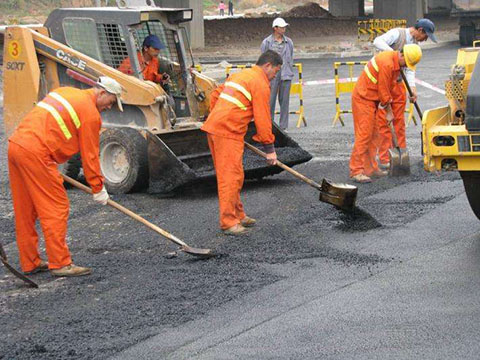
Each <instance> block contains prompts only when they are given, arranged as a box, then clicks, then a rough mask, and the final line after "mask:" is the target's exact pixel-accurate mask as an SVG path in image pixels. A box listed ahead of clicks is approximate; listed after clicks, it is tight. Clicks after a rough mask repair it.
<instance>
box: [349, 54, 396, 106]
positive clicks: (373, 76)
mask: <svg viewBox="0 0 480 360" xmlns="http://www.w3.org/2000/svg"><path fill="white" fill-rule="evenodd" d="M398 55H399V53H398V51H383V52H381V53H379V54H378V55H376V56H375V57H373V58H372V59H370V61H369V62H368V63H367V64H366V65H365V68H364V70H363V72H362V74H361V75H360V77H359V78H358V81H357V83H356V85H355V89H354V95H358V96H360V97H362V98H364V99H366V100H371V101H378V102H380V103H382V104H387V103H390V102H391V101H392V99H393V97H392V89H393V88H394V87H395V86H396V83H397V79H398V77H399V76H400V64H399V63H398Z"/></svg>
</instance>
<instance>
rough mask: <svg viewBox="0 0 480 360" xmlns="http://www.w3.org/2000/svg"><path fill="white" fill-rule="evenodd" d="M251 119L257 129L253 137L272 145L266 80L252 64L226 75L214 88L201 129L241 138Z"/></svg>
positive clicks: (259, 69)
mask: <svg viewBox="0 0 480 360" xmlns="http://www.w3.org/2000/svg"><path fill="white" fill-rule="evenodd" d="M252 118H253V120H254V121H255V127H256V129H257V133H256V135H255V136H254V137H253V140H255V141H257V142H259V143H263V144H273V143H274V142H275V136H274V135H273V134H272V120H271V117H270V82H269V81H268V78H267V76H266V75H265V73H264V71H263V70H262V68H260V67H259V66H256V65H255V66H253V67H252V68H250V69H244V70H242V71H240V72H238V73H235V74H232V75H230V76H229V78H228V79H227V81H226V82H225V83H224V84H223V85H221V86H219V87H218V88H217V89H215V91H214V92H213V93H212V96H211V100H210V115H209V116H208V119H207V121H205V124H204V125H203V126H202V130H203V131H205V132H207V133H209V134H213V135H218V136H222V137H227V138H231V139H235V140H240V141H243V139H244V137H245V134H246V133H247V128H248V124H249V123H250V122H251V121H252Z"/></svg>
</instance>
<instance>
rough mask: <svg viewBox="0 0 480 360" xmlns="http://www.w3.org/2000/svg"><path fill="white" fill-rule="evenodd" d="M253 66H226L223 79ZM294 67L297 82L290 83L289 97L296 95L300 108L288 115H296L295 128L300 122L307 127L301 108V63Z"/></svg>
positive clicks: (303, 111)
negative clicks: (236, 71)
mask: <svg viewBox="0 0 480 360" xmlns="http://www.w3.org/2000/svg"><path fill="white" fill-rule="evenodd" d="M252 66H253V65H252V64H246V65H227V67H226V68H225V78H228V76H229V75H230V71H231V70H232V69H245V68H251V67H252ZM293 66H294V67H296V68H297V70H298V82H296V83H292V86H291V87H290V95H298V98H299V100H300V106H299V108H298V110H296V111H290V112H289V114H292V115H298V120H297V125H296V126H297V128H299V127H300V126H301V125H302V122H303V124H304V125H305V126H307V118H306V117H305V108H304V106H303V77H302V73H303V68H302V64H301V63H296V64H293ZM275 114H280V112H279V111H276V112H275Z"/></svg>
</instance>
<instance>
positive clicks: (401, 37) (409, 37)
mask: <svg viewBox="0 0 480 360" xmlns="http://www.w3.org/2000/svg"><path fill="white" fill-rule="evenodd" d="M434 32H435V25H434V24H433V22H432V21H430V20H429V19H420V20H417V22H416V23H415V26H412V27H409V28H408V29H405V28H395V29H392V30H389V31H388V32H387V33H385V34H383V35H381V36H378V37H376V38H375V40H374V42H373V45H374V46H375V49H377V50H378V51H389V50H395V51H402V50H403V47H404V46H405V45H408V44H417V43H420V42H422V41H426V40H427V39H431V40H432V41H433V42H437V39H436V37H435V35H434ZM405 77H406V78H407V81H408V84H409V85H410V88H411V89H412V93H413V96H412V97H411V98H410V101H411V102H414V101H416V100H417V88H416V86H415V71H413V70H410V69H408V68H407V69H405ZM401 80H402V79H399V81H397V82H396V84H395V87H394V88H393V90H392V99H393V100H392V104H391V106H392V111H393V116H394V118H393V127H394V129H395V134H396V135H397V140H398V145H399V147H400V148H406V147H407V139H406V135H405V116H404V113H405V106H406V105H407V96H406V92H405V91H406V89H405V85H404V84H403V81H401ZM377 116H378V136H377V138H376V142H377V147H378V159H379V161H380V163H379V167H380V169H382V170H387V169H388V168H389V167H390V162H389V156H388V150H389V149H390V148H392V147H393V141H392V132H391V130H390V127H389V126H388V125H387V120H386V117H385V116H386V112H385V110H379V111H378V112H377ZM420 120H421V119H420Z"/></svg>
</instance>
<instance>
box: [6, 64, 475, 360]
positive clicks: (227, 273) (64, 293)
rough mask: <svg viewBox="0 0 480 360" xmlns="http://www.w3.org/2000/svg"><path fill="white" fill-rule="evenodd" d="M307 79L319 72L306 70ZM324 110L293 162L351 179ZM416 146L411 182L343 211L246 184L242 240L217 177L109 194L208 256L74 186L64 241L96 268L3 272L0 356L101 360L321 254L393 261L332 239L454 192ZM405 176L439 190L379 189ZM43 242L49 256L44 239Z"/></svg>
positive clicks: (367, 187) (389, 222) (340, 138)
mask: <svg viewBox="0 0 480 360" xmlns="http://www.w3.org/2000/svg"><path fill="white" fill-rule="evenodd" d="M311 66H312V68H314V69H317V68H318V67H319V65H318V64H317V63H312V64H311ZM321 68H322V69H323V68H324V69H325V74H323V75H318V74H317V73H314V72H312V74H315V76H318V77H320V78H321V76H323V78H325V77H326V76H327V75H326V74H327V71H328V72H330V69H331V66H329V67H327V66H323V65H322V66H321ZM312 79H316V78H314V77H313V75H312ZM327 90H328V91H330V89H327ZM327 90H325V91H327ZM311 91H312V94H313V91H314V90H313V89H312V90H311ZM315 91H317V88H315ZM313 95H314V94H313ZM313 95H311V96H313ZM320 95H321V94H319V95H318V96H320ZM309 96H310V94H309ZM314 101H315V103H316V102H318V106H319V107H322V106H327V105H328V106H329V104H327V105H326V104H325V103H324V102H322V101H323V100H322V99H320V98H319V99H317V98H313V97H312V100H311V102H312V104H308V105H309V106H311V107H312V108H313V102H314ZM442 101H443V100H442ZM425 106H426V105H425ZM430 106H431V105H430ZM332 108H333V106H332ZM322 109H323V108H322ZM329 109H330V107H329ZM317 110H318V109H317ZM322 111H323V110H322ZM322 111H320V110H318V111H317V112H316V114H317V115H318V114H323V113H322ZM330 115H332V117H333V114H331V113H329V114H327V115H322V116H325V120H322V121H323V122H324V123H325V124H326V125H325V124H324V125H322V127H318V126H317V127H316V126H315V124H312V121H313V120H311V119H314V118H315V119H320V118H319V116H316V117H315V116H314V111H313V110H312V111H311V112H310V113H309V114H307V116H309V120H310V123H309V127H307V128H303V129H300V130H294V131H292V132H291V133H290V132H289V133H290V134H291V135H292V137H294V139H295V141H297V142H298V143H299V144H300V145H301V146H302V147H303V148H304V149H306V150H308V151H309V152H310V153H311V154H312V155H313V156H314V158H313V159H312V160H311V161H310V162H308V163H305V164H301V165H297V166H295V169H296V170H298V171H300V172H302V173H304V174H305V175H306V176H308V177H310V178H312V179H313V180H316V181H317V182H321V180H322V178H324V177H325V178H328V179H330V180H332V181H334V182H349V178H348V153H349V151H350V149H351V146H352V143H353V135H352V132H353V129H352V126H351V120H349V123H348V124H347V126H346V127H345V128H340V127H338V128H336V129H332V128H331V127H330V121H331V118H332V117H330ZM2 125H3V124H2ZM329 129H331V130H329ZM414 132H415V135H416V136H417V137H418V132H417V131H416V130H415V131H414ZM411 133H413V130H412V132H411ZM412 137H413V135H412ZM415 141H416V142H415ZM415 141H411V142H410V143H411V144H415V146H416V147H419V143H420V141H419V139H416V140H415ZM5 142H6V139H5V135H4V133H3V126H0V144H1V146H2V147H1V151H0V190H1V192H0V241H1V242H2V244H3V246H4V248H5V250H6V251H7V253H8V256H9V259H10V260H11V262H12V264H13V265H14V266H16V267H18V253H17V248H16V244H15V230H14V218H13V212H12V211H13V210H12V205H11V198H10V193H9V191H8V176H7V163H6V153H5V148H6V147H5ZM415 151H416V152H415V153H414V154H413V153H412V154H411V160H410V161H411V164H412V175H411V176H410V177H399V178H383V179H379V180H377V181H375V182H374V183H372V184H364V185H360V186H359V192H358V199H357V208H356V209H355V212H354V213H349V214H347V213H344V212H341V211H339V210H337V209H336V208H334V207H333V206H331V205H329V204H325V203H322V202H320V201H319V200H318V197H319V194H318V191H317V190H315V189H313V188H312V187H310V186H308V185H306V184H305V183H303V182H301V181H299V180H297V179H295V178H293V177H292V176H291V175H290V174H287V173H285V172H282V173H280V174H278V175H275V176H271V177H265V178H263V179H262V180H248V181H247V182H246V183H245V186H244V190H243V193H242V197H243V201H244V205H245V209H246V211H247V214H248V215H249V216H251V217H254V218H256V219H257V221H258V224H257V226H256V227H255V228H253V229H252V230H251V231H250V232H249V234H248V235H247V236H244V237H238V238H236V237H227V236H224V235H223V234H222V233H221V231H220V230H219V226H218V203H217V194H216V187H215V183H212V182H206V183H200V184H196V185H194V186H192V187H189V188H184V189H181V191H179V192H177V193H176V194H175V196H172V197H168V198H165V197H160V196H156V195H152V194H148V193H146V192H143V193H133V194H127V195H114V196H113V199H114V200H115V201H118V202H119V203H120V204H122V205H124V206H126V207H127V208H129V209H131V210H133V211H135V212H136V213H138V214H140V215H141V216H143V217H145V218H146V219H148V220H149V221H151V222H153V223H155V224H157V225H158V226H160V227H162V228H163V229H165V230H167V231H170V232H172V233H173V234H175V235H176V236H177V237H179V238H180V239H182V240H184V241H185V242H187V243H188V244H189V245H191V246H194V247H202V248H211V249H213V250H214V251H215V252H216V253H217V254H218V256H217V257H215V258H212V259H209V260H198V259H196V258H194V257H192V256H189V255H187V254H184V253H178V255H172V252H174V251H175V250H176V249H177V247H176V246H175V245H174V244H172V243H170V242H169V241H168V240H166V239H164V238H162V237H160V236H159V235H158V234H156V233H154V232H152V231H151V230H149V229H148V228H146V227H144V226H143V225H142V224H139V223H136V222H135V221H133V220H132V219H130V218H127V217H126V216H125V215H122V214H121V213H119V212H117V211H115V210H114V209H112V208H110V207H102V206H100V205H97V204H96V203H94V202H93V201H92V199H91V196H90V195H87V194H85V193H83V192H81V191H80V190H75V189H69V190H68V196H69V199H70V205H71V210H70V219H69V230H68V238H67V240H68V244H69V247H70V250H71V252H72V254H73V260H74V262H75V263H76V264H78V265H84V266H91V267H92V268H93V269H94V272H93V274H92V275H90V276H86V277H81V278H71V279H61V278H53V277H52V276H51V275H50V274H49V273H41V274H37V275H34V276H32V278H33V279H34V280H35V281H37V282H38V283H39V284H40V288H39V289H38V290H35V289H30V288H27V287H26V286H25V285H24V284H23V283H22V282H21V281H19V280H18V279H17V278H15V277H13V275H11V274H10V273H8V272H6V270H5V269H4V268H3V267H0V324H1V334H2V335H1V341H0V359H2V360H5V359H36V360H37V359H105V358H108V357H110V356H112V355H114V354H116V353H118V352H120V351H122V350H124V349H126V348H128V347H130V346H132V345H135V344H137V343H139V342H140V341H142V340H145V339H147V338H149V337H151V336H154V335H157V334H160V333H161V332H162V329H165V328H171V327H176V326H178V325H181V324H184V323H185V322H188V321H191V320H194V319H197V318H199V317H201V316H203V315H205V314H207V313H208V312H209V311H212V310H213V309H215V308H217V307H219V306H221V305H222V304H225V303H227V302H229V301H231V300H233V299H237V298H240V297H242V296H244V295H245V294H247V293H251V292H254V291H256V290H259V289H261V288H263V287H265V286H267V285H269V284H272V283H275V282H277V281H279V280H281V279H282V278H283V277H284V276H285V275H284V273H282V272H281V271H280V272H279V271H276V269H278V268H279V267H282V266H288V265H290V264H295V263H300V262H302V261H303V260H304V259H321V260H322V261H325V262H327V263H329V264H331V266H345V267H350V268H351V269H354V270H355V269H357V268H358V269H363V268H368V269H376V268H380V267H382V266H385V265H388V264H389V263H391V262H394V261H396V259H395V258H385V257H382V256H380V255H378V254H375V253H369V252H359V251H358V250H357V251H356V250H352V249H353V248H354V247H352V249H348V246H336V245H337V243H336V241H338V239H339V238H341V239H345V238H347V239H348V241H350V242H351V243H352V244H354V243H355V242H357V241H358V239H359V238H361V237H362V236H364V235H365V234H366V233H367V232H369V231H379V230H386V233H388V230H389V229H394V228H396V227H400V226H404V225H405V224H408V223H409V222H411V221H414V220H415V219H417V218H418V217H420V216H421V215H422V214H424V213H426V212H428V211H430V210H432V209H433V208H434V207H435V206H438V204H441V203H444V202H446V201H449V200H450V199H451V197H450V196H447V195H442V194H441V193H439V194H435V193H434V192H435V183H436V182H440V181H443V182H444V181H447V183H448V181H450V180H452V184H454V183H455V184H454V185H455V186H458V181H456V180H458V179H459V176H458V174H457V173H444V174H441V175H439V176H435V175H432V174H429V173H426V172H425V171H424V169H423V164H422V160H421V157H420V155H419V151H418V149H415ZM453 180H455V182H454V181H453ZM409 183H417V184H424V183H428V184H427V185H428V187H429V188H431V189H432V192H433V193H434V196H431V197H429V200H422V197H419V199H418V200H409V201H392V200H387V199H385V198H382V197H381V196H380V197H375V196H374V195H375V194H380V193H382V192H385V191H388V190H390V189H393V188H395V187H399V186H402V185H409ZM454 185H452V186H454ZM412 198H413V197H412ZM432 199H433V200H432ZM467 207H468V205H466V209H467ZM347 244H348V242H347ZM40 246H41V249H42V252H43V253H44V243H43V240H40ZM316 285H317V286H321V283H320V284H316Z"/></svg>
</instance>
